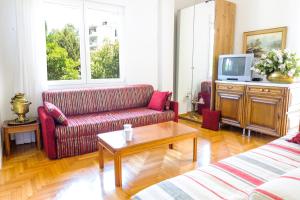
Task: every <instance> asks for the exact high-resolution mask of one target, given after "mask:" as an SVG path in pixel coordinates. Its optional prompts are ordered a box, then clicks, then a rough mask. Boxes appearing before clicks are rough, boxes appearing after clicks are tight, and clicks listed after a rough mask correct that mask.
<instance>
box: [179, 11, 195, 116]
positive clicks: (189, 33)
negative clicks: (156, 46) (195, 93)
mask: <svg viewBox="0 0 300 200" xmlns="http://www.w3.org/2000/svg"><path fill="white" fill-rule="evenodd" d="M193 16H194V8H193V7H189V8H185V9H182V10H180V11H179V14H178V31H177V34H178V41H177V55H178V56H177V58H178V60H177V73H176V74H177V101H178V102H179V113H180V114H182V113H186V112H189V111H191V85H192V82H191V81H192V58H193Z"/></svg>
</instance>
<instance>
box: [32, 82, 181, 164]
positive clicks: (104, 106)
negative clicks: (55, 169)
mask: <svg viewBox="0 0 300 200" xmlns="http://www.w3.org/2000/svg"><path fill="white" fill-rule="evenodd" d="M153 91H154V90H153V87H152V86H151V85H133V86H124V87H118V88H116V87H113V88H90V89H75V90H59V91H57V90H55V91H54V90H52V91H45V92H43V95H42V97H43V101H44V102H45V101H47V102H50V103H53V104H54V105H56V106H57V107H58V108H60V109H61V111H62V112H63V113H64V114H65V115H66V116H67V118H68V122H69V125H68V126H63V125H58V124H56V123H55V122H54V120H53V118H52V117H51V116H49V115H48V114H47V112H46V111H45V109H44V107H43V106H41V107H39V108H38V114H39V118H40V122H41V128H42V136H43V144H44V149H45V152H46V154H47V155H48V157H49V158H50V159H57V158H63V157H69V156H75V155H80V154H85V153H89V152H93V151H96V150H97V137H96V136H97V134H99V133H104V132H109V131H114V130H120V129H122V128H123V124H126V123H130V124H132V125H133V127H137V126H144V125H149V124H154V123H160V122H165V121H172V120H174V121H177V120H178V104H177V102H173V101H171V104H170V110H167V111H163V112H160V111H156V110H151V109H148V108H147V105H148V103H149V101H150V99H151V96H152V93H153Z"/></svg>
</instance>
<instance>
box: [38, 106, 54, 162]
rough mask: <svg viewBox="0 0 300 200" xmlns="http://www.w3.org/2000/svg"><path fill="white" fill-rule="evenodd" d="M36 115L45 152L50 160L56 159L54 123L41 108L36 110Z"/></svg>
mask: <svg viewBox="0 0 300 200" xmlns="http://www.w3.org/2000/svg"><path fill="white" fill-rule="evenodd" d="M38 114H39V119H40V123H41V127H42V138H43V145H44V149H45V152H46V154H47V156H48V157H49V158H50V159H56V158H57V153H56V140H55V122H54V120H53V118H52V117H51V116H50V115H48V114H47V112H46V110H45V108H44V107H43V106H41V107H39V108H38Z"/></svg>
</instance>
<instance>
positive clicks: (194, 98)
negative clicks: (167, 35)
mask: <svg viewBox="0 0 300 200" xmlns="http://www.w3.org/2000/svg"><path fill="white" fill-rule="evenodd" d="M214 24H215V2H214V1H203V2H200V3H197V4H194V5H193V6H191V7H187V8H183V9H181V10H179V11H178V13H177V30H176V34H177V41H176V44H177V45H176V49H177V50H176V51H177V52H176V58H177V59H176V84H175V85H176V99H177V101H178V102H179V105H180V106H179V114H180V116H181V117H182V118H187V119H190V120H192V121H197V122H201V120H202V119H201V111H202V108H209V107H210V97H211V80H212V71H213V70H212V69H213V57H214V56H213V55H214Z"/></svg>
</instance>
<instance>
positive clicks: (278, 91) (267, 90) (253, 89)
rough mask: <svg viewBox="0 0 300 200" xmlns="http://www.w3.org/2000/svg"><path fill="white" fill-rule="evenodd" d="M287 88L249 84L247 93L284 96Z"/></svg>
mask: <svg viewBox="0 0 300 200" xmlns="http://www.w3.org/2000/svg"><path fill="white" fill-rule="evenodd" d="M284 92H285V88H279V87H276V88H274V87H261V86H248V87H247V93H251V94H258V95H276V96H278V95H279V96H283V95H284Z"/></svg>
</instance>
